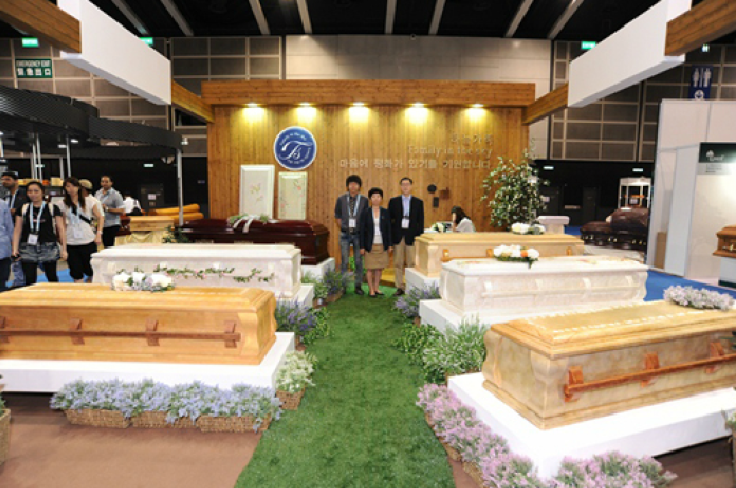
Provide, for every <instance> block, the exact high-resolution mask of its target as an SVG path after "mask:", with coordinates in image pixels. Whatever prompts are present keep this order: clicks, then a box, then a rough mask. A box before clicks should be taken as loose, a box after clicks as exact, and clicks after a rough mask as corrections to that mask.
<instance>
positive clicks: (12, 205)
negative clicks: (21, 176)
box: [0, 171, 28, 288]
mask: <svg viewBox="0 0 736 488" xmlns="http://www.w3.org/2000/svg"><path fill="white" fill-rule="evenodd" d="M0 181H2V185H3V187H4V188H5V189H6V190H7V191H8V196H7V197H5V199H4V201H5V203H7V204H8V207H9V210H10V217H11V219H10V220H11V224H12V225H15V215H16V214H17V213H19V210H18V209H20V208H21V207H22V206H23V204H24V203H26V202H27V201H28V199H27V198H26V192H25V189H23V188H21V187H20V185H19V184H18V173H17V172H15V171H5V172H3V174H2V177H0ZM10 235H11V237H10V240H11V242H12V240H13V237H12V235H13V229H12V228H11V229H10ZM10 268H11V270H12V271H13V288H18V287H21V286H24V285H25V284H26V279H25V277H24V276H23V268H22V267H21V265H20V261H12V263H11V265H10Z"/></svg>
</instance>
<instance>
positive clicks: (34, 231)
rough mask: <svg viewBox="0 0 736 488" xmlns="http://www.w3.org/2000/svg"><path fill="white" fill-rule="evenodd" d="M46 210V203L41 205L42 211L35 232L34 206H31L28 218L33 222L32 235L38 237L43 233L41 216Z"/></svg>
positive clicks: (39, 213) (37, 218)
mask: <svg viewBox="0 0 736 488" xmlns="http://www.w3.org/2000/svg"><path fill="white" fill-rule="evenodd" d="M45 208H46V202H43V203H42V204H41V210H40V211H39V212H38V217H36V225H35V230H34V225H33V204H31V211H30V212H28V218H29V220H30V221H31V234H36V235H38V234H39V233H40V232H41V215H42V214H43V210H44V209H45Z"/></svg>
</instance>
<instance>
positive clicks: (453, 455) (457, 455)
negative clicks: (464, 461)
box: [440, 441, 461, 461]
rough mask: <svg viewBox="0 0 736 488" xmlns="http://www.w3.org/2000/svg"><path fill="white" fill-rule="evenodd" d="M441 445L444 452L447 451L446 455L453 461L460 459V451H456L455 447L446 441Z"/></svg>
mask: <svg viewBox="0 0 736 488" xmlns="http://www.w3.org/2000/svg"><path fill="white" fill-rule="evenodd" d="M440 442H442V441H440ZM442 447H444V448H445V452H447V457H449V458H450V459H452V460H453V461H460V459H461V458H460V453H459V452H458V451H457V449H455V448H454V447H452V446H451V445H450V444H448V443H446V442H442Z"/></svg>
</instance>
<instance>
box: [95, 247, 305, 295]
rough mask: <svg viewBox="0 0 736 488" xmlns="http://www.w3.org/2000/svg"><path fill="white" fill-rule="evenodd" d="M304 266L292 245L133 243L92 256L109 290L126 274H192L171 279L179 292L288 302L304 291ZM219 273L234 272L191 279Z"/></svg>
mask: <svg viewBox="0 0 736 488" xmlns="http://www.w3.org/2000/svg"><path fill="white" fill-rule="evenodd" d="M300 261H301V252H300V251H299V249H297V248H296V247H294V246H293V245H292V244H131V245H126V246H115V247H111V248H109V249H105V250H104V251H101V252H98V253H96V254H93V255H92V269H93V271H94V282H95V283H107V284H108V285H109V284H110V283H112V278H113V276H115V274H117V273H118V272H120V271H123V270H125V271H127V272H129V273H130V272H132V271H133V270H134V269H135V268H138V269H140V270H141V271H143V272H145V273H151V272H153V271H154V270H155V269H157V268H158V269H159V270H162V269H164V270H165V269H168V270H179V271H186V270H189V272H188V275H187V274H184V275H182V273H179V274H175V275H173V276H172V278H173V280H174V282H175V283H176V286H177V287H180V286H199V287H240V288H243V287H253V288H259V289H261V290H267V291H271V292H273V293H275V294H276V295H277V296H278V297H279V298H289V299H290V298H294V297H296V295H297V293H298V292H299V288H300V286H301V281H300V280H301V277H300V269H301V263H300ZM218 269H219V270H228V271H229V270H233V271H232V272H231V273H222V275H221V276H220V275H219V274H218V273H215V272H209V273H205V274H203V275H202V277H194V276H192V275H193V273H197V272H199V271H205V270H211V271H214V270H218Z"/></svg>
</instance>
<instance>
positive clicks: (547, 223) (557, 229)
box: [537, 215, 570, 234]
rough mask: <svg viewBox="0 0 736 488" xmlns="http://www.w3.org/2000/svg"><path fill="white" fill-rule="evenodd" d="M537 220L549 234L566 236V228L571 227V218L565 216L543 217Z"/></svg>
mask: <svg viewBox="0 0 736 488" xmlns="http://www.w3.org/2000/svg"><path fill="white" fill-rule="evenodd" d="M537 220H538V221H539V223H540V224H542V225H543V226H544V227H545V228H546V229H547V234H564V233H565V226H566V225H570V217H567V216H565V215H543V216H542V217H539V218H537Z"/></svg>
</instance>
